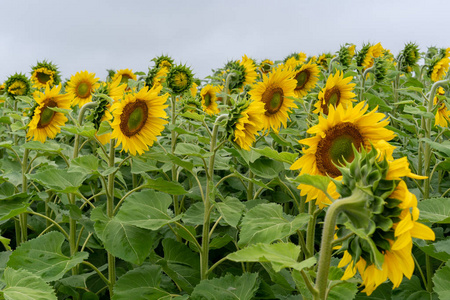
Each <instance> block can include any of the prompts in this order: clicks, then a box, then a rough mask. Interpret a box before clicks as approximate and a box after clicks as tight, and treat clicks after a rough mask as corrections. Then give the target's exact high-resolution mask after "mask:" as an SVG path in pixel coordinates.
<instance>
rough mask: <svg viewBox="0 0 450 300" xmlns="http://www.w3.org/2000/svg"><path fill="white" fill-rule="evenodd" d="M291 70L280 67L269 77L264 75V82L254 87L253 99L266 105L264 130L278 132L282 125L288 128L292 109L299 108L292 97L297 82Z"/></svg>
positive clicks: (251, 93)
mask: <svg viewBox="0 0 450 300" xmlns="http://www.w3.org/2000/svg"><path fill="white" fill-rule="evenodd" d="M294 75H295V74H294V73H293V72H292V70H290V69H282V68H281V67H278V68H276V69H273V70H272V71H271V72H270V73H269V74H268V75H263V81H262V82H258V83H256V84H254V85H253V86H252V90H251V91H250V92H249V95H250V96H251V99H253V100H255V101H260V102H262V103H263V104H264V109H265V113H264V116H263V122H264V127H263V130H270V129H273V130H274V131H275V132H278V131H279V129H280V127H281V125H283V126H284V127H286V124H287V121H288V120H289V115H288V114H289V113H290V112H291V109H293V108H297V105H296V104H295V103H294V100H292V99H291V98H290V97H295V92H294V90H295V87H296V86H297V81H296V80H295V79H294V78H293V77H294Z"/></svg>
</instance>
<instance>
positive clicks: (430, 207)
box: [417, 198, 450, 224]
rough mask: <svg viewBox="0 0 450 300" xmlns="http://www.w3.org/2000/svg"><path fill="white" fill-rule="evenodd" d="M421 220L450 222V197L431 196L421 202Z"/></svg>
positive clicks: (419, 205)
mask: <svg viewBox="0 0 450 300" xmlns="http://www.w3.org/2000/svg"><path fill="white" fill-rule="evenodd" d="M417 207H418V208H419V210H420V215H419V220H420V221H425V222H431V223H441V224H449V223H450V198H431V199H425V200H422V201H420V202H419V204H418V205H417Z"/></svg>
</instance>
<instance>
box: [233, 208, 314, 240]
mask: <svg viewBox="0 0 450 300" xmlns="http://www.w3.org/2000/svg"><path fill="white" fill-rule="evenodd" d="M309 219H310V216H309V215H308V214H299V215H297V216H296V217H293V216H289V215H286V214H284V213H283V207H282V206H281V205H278V204H275V203H268V204H259V205H257V206H255V207H254V208H252V209H251V210H249V211H248V212H247V214H246V215H245V216H244V218H243V220H242V225H241V227H242V228H241V233H240V236H239V237H240V239H239V246H244V245H250V244H256V243H271V242H273V241H276V240H279V239H283V238H285V237H288V236H290V235H292V234H293V233H295V232H296V231H297V230H299V229H301V228H303V227H305V226H306V224H307V223H308V221H309Z"/></svg>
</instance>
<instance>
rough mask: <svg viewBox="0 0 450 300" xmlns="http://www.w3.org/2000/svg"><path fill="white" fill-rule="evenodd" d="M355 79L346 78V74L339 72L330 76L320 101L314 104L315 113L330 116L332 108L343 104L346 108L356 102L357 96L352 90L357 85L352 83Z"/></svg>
mask: <svg viewBox="0 0 450 300" xmlns="http://www.w3.org/2000/svg"><path fill="white" fill-rule="evenodd" d="M352 79H353V77H352V76H349V77H346V78H344V72H341V71H337V72H336V74H334V75H332V74H330V76H328V79H327V83H326V85H325V87H324V88H323V89H322V90H321V91H320V93H319V101H317V102H316V104H314V106H315V107H316V110H315V111H314V113H317V114H318V113H323V114H325V115H327V114H328V111H329V108H330V107H331V106H338V105H339V104H342V105H343V106H344V107H345V106H347V105H349V104H350V103H351V102H354V101H356V100H354V99H353V98H354V97H355V96H356V95H355V94H354V93H353V92H352V90H353V88H354V86H355V85H356V84H354V83H350V82H351V81H352Z"/></svg>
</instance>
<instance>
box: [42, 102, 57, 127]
mask: <svg viewBox="0 0 450 300" xmlns="http://www.w3.org/2000/svg"><path fill="white" fill-rule="evenodd" d="M49 107H58V106H57V105H56V102H55V101H53V100H50V101H49V102H48V103H47V104H46V105H45V106H44V107H43V108H42V109H41V117H40V119H39V122H38V124H37V128H44V127H47V126H48V125H49V124H50V123H51V122H52V120H53V118H54V117H55V115H56V112H55V111H54V110H51V109H50V108H49Z"/></svg>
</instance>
